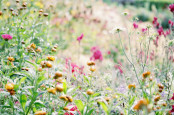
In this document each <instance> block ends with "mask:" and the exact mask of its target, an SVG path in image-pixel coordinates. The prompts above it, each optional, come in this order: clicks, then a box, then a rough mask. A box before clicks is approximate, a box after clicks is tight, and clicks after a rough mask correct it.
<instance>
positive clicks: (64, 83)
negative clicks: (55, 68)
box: [63, 82, 67, 94]
mask: <svg viewBox="0 0 174 115" xmlns="http://www.w3.org/2000/svg"><path fill="white" fill-rule="evenodd" d="M63 89H64V90H63V92H64V93H65V94H66V92H67V84H66V82H63Z"/></svg>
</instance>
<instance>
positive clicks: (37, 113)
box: [34, 111, 46, 115]
mask: <svg viewBox="0 0 174 115" xmlns="http://www.w3.org/2000/svg"><path fill="white" fill-rule="evenodd" d="M34 115H46V112H45V111H37V112H35V114H34Z"/></svg>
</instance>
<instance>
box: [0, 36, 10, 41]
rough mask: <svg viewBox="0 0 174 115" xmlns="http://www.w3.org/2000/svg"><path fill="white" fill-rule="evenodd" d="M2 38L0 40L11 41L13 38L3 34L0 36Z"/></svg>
mask: <svg viewBox="0 0 174 115" xmlns="http://www.w3.org/2000/svg"><path fill="white" fill-rule="evenodd" d="M1 36H2V38H3V39H4V40H7V41H8V40H11V39H12V38H13V37H12V36H11V35H9V34H3V35H1Z"/></svg>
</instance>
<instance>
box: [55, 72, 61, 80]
mask: <svg viewBox="0 0 174 115" xmlns="http://www.w3.org/2000/svg"><path fill="white" fill-rule="evenodd" d="M62 76H63V74H62V72H60V71H57V72H56V73H55V76H54V79H57V78H59V77H62Z"/></svg>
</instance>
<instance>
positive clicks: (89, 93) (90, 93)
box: [86, 89, 94, 95]
mask: <svg viewBox="0 0 174 115" xmlns="http://www.w3.org/2000/svg"><path fill="white" fill-rule="evenodd" d="M86 93H87V94H88V95H92V94H94V92H93V91H92V90H91V89H88V90H87V91H86Z"/></svg>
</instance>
